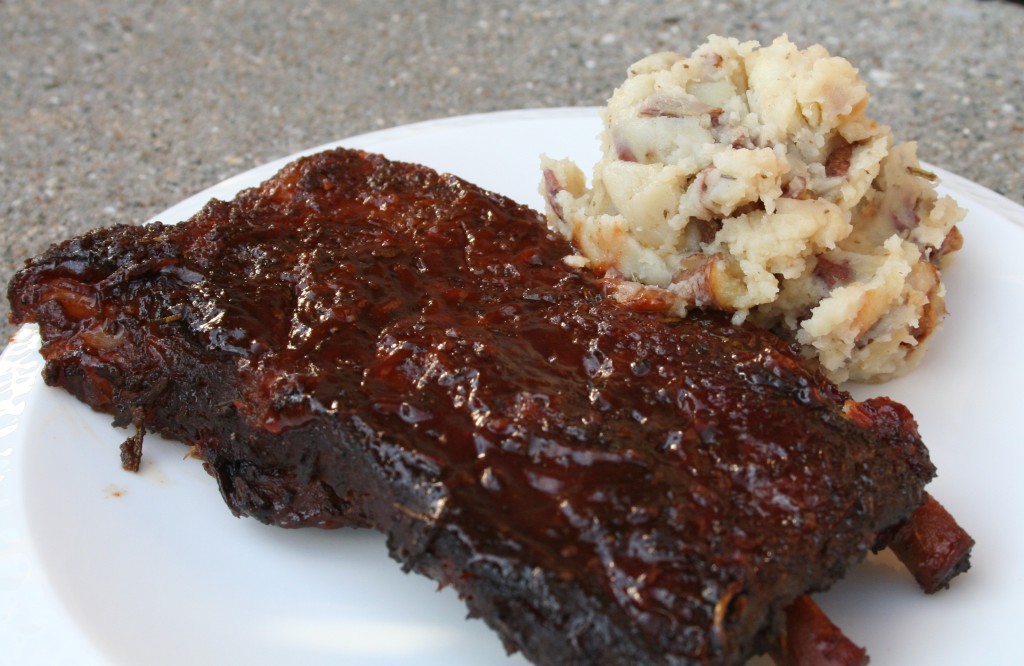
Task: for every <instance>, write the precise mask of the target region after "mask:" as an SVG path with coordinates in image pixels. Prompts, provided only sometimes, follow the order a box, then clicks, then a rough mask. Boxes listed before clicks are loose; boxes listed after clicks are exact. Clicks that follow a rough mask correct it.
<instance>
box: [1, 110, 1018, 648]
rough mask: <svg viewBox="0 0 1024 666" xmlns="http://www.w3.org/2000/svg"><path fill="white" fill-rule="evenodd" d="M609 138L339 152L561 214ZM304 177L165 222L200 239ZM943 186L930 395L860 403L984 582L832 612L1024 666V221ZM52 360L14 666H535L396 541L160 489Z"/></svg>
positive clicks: (16, 482)
mask: <svg viewBox="0 0 1024 666" xmlns="http://www.w3.org/2000/svg"><path fill="white" fill-rule="evenodd" d="M598 130H599V121H598V119H597V114H596V110H594V109H555V110H539V111H515V112H506V113H497V114H487V115H479V116H469V117H460V118H452V119H446V120H442V121H436V122H427V123H421V124H417V125H411V126H407V127H400V128H396V129H392V130H386V131H383V132H376V133H373V134H367V135H363V136H359V137H355V138H352V139H347V140H344V141H341V142H339V144H341V145H346V146H351V147H358V148H364V149H369V150H374V151H378V152H382V153H384V154H386V155H388V156H389V157H391V158H393V159H401V160H411V161H416V162H420V163H423V164H426V165H429V166H431V167H434V168H437V169H440V170H444V171H451V172H453V173H455V174H457V175H459V176H462V177H464V178H467V179H469V180H471V181H473V182H475V183H477V184H479V185H482V186H483V187H487V188H490V189H493V190H496V191H499V192H501V193H503V194H506V195H509V196H511V197H513V198H515V199H517V200H519V201H522V202H525V203H529V204H532V205H534V206H540V196H539V195H538V194H537V183H538V177H539V176H538V156H539V155H540V153H542V152H546V153H548V154H550V155H551V156H554V157H561V156H571V157H573V158H575V159H576V160H577V161H579V162H581V163H588V164H589V163H592V162H593V161H595V160H596V159H597V156H598V146H597V141H596V139H595V136H596V134H597V132H598ZM332 145H336V144H332ZM324 147H326V146H321V147H319V148H317V149H314V150H319V149H320V148H324ZM309 152H313V151H309ZM288 159H291V158H287V159H284V160H280V161H277V162H274V163H271V164H267V165H264V166H262V167H259V168H257V169H254V170H252V171H249V172H247V173H244V174H242V175H240V176H237V177H235V178H231V179H229V180H227V181H225V182H224V183H221V184H219V185H217V186H215V187H213V188H211V189H209V190H207V191H205V192H202V193H200V194H198V195H196V196H195V197H192V198H190V199H188V200H186V201H183V202H182V203H180V204H178V205H176V206H174V207H172V208H170V209H169V210H167V211H166V212H165V213H163V214H162V215H160V216H158V217H159V219H162V220H164V221H177V220H181V219H184V218H186V217H188V216H189V215H191V214H192V213H193V212H195V211H196V210H198V208H199V207H200V206H201V205H202V204H203V203H204V202H205V201H206V200H208V199H209V198H210V197H212V196H217V197H220V198H230V197H231V196H232V195H233V194H234V193H235V192H236V191H237V190H238V189H240V188H242V187H245V186H250V185H255V184H257V183H258V182H260V181H261V180H263V179H265V178H267V177H269V176H270V175H272V174H273V173H274V172H275V171H277V169H278V168H279V167H280V166H281V165H283V164H284V163H285V162H286V161H288ZM939 173H940V175H941V176H942V177H943V183H944V184H943V189H944V190H945V191H946V192H949V193H952V194H953V195H954V196H955V197H956V198H957V199H958V200H959V201H960V202H961V203H962V204H963V205H964V206H965V207H966V208H968V209H969V211H970V213H969V215H968V217H967V219H966V221H965V222H964V223H963V225H962V229H963V232H964V236H965V237H966V244H965V246H964V249H963V251H962V252H961V254H960V256H959V257H958V258H957V259H956V261H955V262H954V264H953V266H952V267H951V268H950V269H949V271H948V272H947V274H946V275H947V281H948V289H949V309H950V311H951V313H952V314H951V317H950V318H949V320H948V322H947V324H946V325H945V327H944V328H943V329H942V331H941V332H940V333H938V337H937V339H936V341H935V344H934V346H933V347H932V349H931V351H930V353H929V356H928V357H927V358H926V360H925V362H924V364H923V365H922V367H920V368H919V369H917V370H916V371H915V372H914V373H913V374H911V375H910V376H909V377H907V378H904V379H901V380H898V381H895V382H891V383H889V384H887V385H885V386H884V387H881V388H876V387H853V390H854V391H855V393H856V394H857V395H858V396H859V397H866V396H868V395H871V394H875V393H879V392H883V391H884V392H885V393H887V394H889V395H891V396H893V397H895V398H896V399H898V400H900V401H902V402H904V403H906V404H907V405H908V406H910V408H911V409H912V410H913V411H914V413H915V414H916V416H917V418H918V420H919V422H920V427H921V431H922V433H923V435H924V438H925V440H926V441H927V442H928V444H929V447H930V449H931V451H932V454H933V458H934V460H935V462H936V463H937V465H938V468H939V474H940V476H939V478H938V479H937V480H936V481H935V482H934V483H933V484H932V485H931V487H930V488H931V491H932V493H933V494H934V495H935V496H936V497H938V498H939V499H940V501H942V502H943V503H944V504H946V506H947V507H948V508H949V509H950V510H951V511H952V513H953V514H954V515H955V516H956V517H957V518H958V520H959V521H960V522H961V524H962V525H964V526H965V527H966V528H967V529H968V530H969V531H970V532H971V533H972V534H973V535H974V536H975V537H976V539H977V542H978V545H977V547H976V549H975V553H974V557H973V562H974V568H973V569H972V570H971V571H970V573H968V574H967V575H965V576H962V577H960V578H959V579H957V580H956V581H955V583H954V585H953V586H952V588H951V589H949V590H945V591H943V592H941V593H939V594H937V595H934V596H925V595H923V594H921V593H920V592H919V591H918V590H917V588H916V586H915V585H914V583H913V582H912V581H911V580H910V578H909V576H908V575H907V574H906V573H905V572H904V571H902V570H901V569H900V567H899V566H898V565H897V564H895V563H894V561H893V560H892V559H891V558H889V557H886V556H885V555H882V556H879V557H872V558H870V559H869V560H868V561H867V562H866V563H864V564H862V565H860V566H859V567H857V568H856V569H855V571H854V572H853V573H851V575H850V576H849V577H848V578H847V579H846V580H844V581H843V582H842V583H840V584H839V585H838V586H837V587H836V588H835V589H834V590H832V591H830V592H828V593H826V594H824V595H821V596H820V597H819V601H820V603H821V604H822V606H823V607H824V608H825V609H826V610H827V611H828V612H829V614H830V615H831V617H832V618H833V619H834V620H835V621H836V622H837V623H838V624H839V625H840V626H841V627H842V628H843V629H844V630H845V632H846V633H847V634H848V635H849V636H851V637H852V638H854V639H855V640H856V641H858V642H859V643H861V644H863V645H865V646H866V647H867V648H868V650H869V652H870V654H871V656H872V664H874V665H875V666H884V665H886V664H899V665H905V664H930V665H938V664H957V665H960V664H967V663H975V664H1011V663H1013V664H1020V663H1024V641H1022V640H1021V639H1020V636H1019V635H1018V633H1019V632H1018V631H1016V630H1015V629H1014V627H1017V625H1019V624H1020V619H1021V613H1020V600H1021V599H1024V565H1022V562H1024V531H1022V530H1021V526H1020V522H1019V518H1018V517H1017V516H1018V512H1019V510H1020V509H1019V507H1021V506H1022V505H1024V477H1022V476H1021V470H1022V469H1024V436H1022V435H1021V434H1020V433H1021V429H1020V428H1019V426H1018V423H1019V421H1018V417H1019V410H1020V409H1021V406H1020V405H1021V403H1020V399H1021V390H1020V382H1021V380H1022V378H1024V349H1022V343H1021V338H1020V336H1021V331H1022V330H1024V314H1022V312H1024V308H1021V305H1022V304H1024V268H1021V263H1020V258H1021V257H1022V256H1024V209H1022V208H1021V207H1020V206H1018V205H1016V204H1014V203H1012V202H1010V201H1008V200H1007V199H1004V198H1002V197H1000V196H999V195H997V194H995V193H993V192H991V191H989V190H986V189H984V188H982V187H980V186H978V185H975V184H973V183H971V182H969V181H966V180H964V179H962V178H959V177H957V176H955V175H953V174H949V173H946V172H944V171H941V170H939ZM37 344H38V341H37V338H36V335H35V332H34V329H33V328H31V327H25V328H23V329H21V330H20V331H19V333H18V335H17V336H16V338H15V339H14V340H13V341H12V343H11V344H10V345H9V346H8V347H7V349H6V350H5V352H4V354H3V356H2V357H0V662H2V663H12V664H24V665H43V664H46V665H49V664H58V663H71V664H90V663H94V664H285V663H288V664H321V663H324V664H326V663H330V664H359V665H367V666H372V665H377V664H380V665H383V664H388V665H392V664H394V665H397V664H402V665H410V666H420V665H426V664H437V665H439V666H440V665H444V666H461V665H465V666H469V665H473V666H481V665H486V664H495V665H505V664H524V663H525V662H524V661H523V660H522V659H521V658H520V657H514V658H511V659H509V658H507V657H506V656H505V654H504V651H503V649H502V647H501V645H500V642H499V641H498V639H497V638H496V637H495V636H494V635H493V634H492V633H491V632H490V631H489V630H488V629H487V628H486V627H485V626H484V625H483V623H482V622H479V621H468V620H466V619H465V609H464V607H463V606H462V604H461V603H460V602H459V601H458V600H457V599H456V598H455V596H454V595H453V594H452V593H450V592H448V591H442V592H440V593H438V592H437V591H436V590H435V586H434V584H433V583H432V582H430V581H428V580H426V579H424V578H421V577H419V576H415V575H404V574H402V573H401V572H400V571H399V567H398V566H397V565H396V564H395V563H394V562H392V561H391V560H390V559H388V558H387V556H386V553H385V549H384V545H383V540H382V539H381V538H380V537H379V536H377V535H375V534H371V533H367V532H355V531H338V532H320V531H314V530H303V531H286V530H281V529H277V528H271V527H265V526H263V525H260V524H258V523H257V522H256V521H253V520H237V519H235V518H233V517H232V516H231V515H230V513H229V512H228V510H227V509H226V507H225V506H224V503H223V502H222V501H221V499H220V496H219V495H218V492H217V489H216V484H215V483H214V481H213V479H211V478H209V477H208V476H207V475H206V473H205V472H203V470H202V468H201V465H200V464H199V463H198V462H196V461H194V460H184V459H183V454H184V447H182V446H181V445H180V444H177V443H173V442H166V441H163V440H161V439H159V438H156V437H148V438H147V440H146V444H145V449H144V451H145V453H144V457H143V460H144V462H143V467H142V470H141V471H140V472H139V473H138V474H129V473H126V472H123V471H121V468H120V463H119V459H118V446H119V444H120V443H121V441H122V440H123V439H124V438H125V436H126V434H127V433H126V432H125V431H118V430H115V429H113V428H112V427H111V426H110V425H109V421H110V419H109V418H108V417H106V416H102V415H98V414H95V413H93V412H91V411H90V410H88V409H87V408H84V407H83V406H81V405H80V404H78V403H77V402H76V401H74V400H73V399H72V398H70V397H69V396H67V395H66V394H64V393H63V392H61V391H58V390H52V389H49V388H47V387H45V386H44V385H43V383H42V381H41V380H40V378H39V370H40V367H41V361H40V360H39V357H38V355H37V353H36V348H37ZM1017 628H1019V627H1017ZM758 663H768V662H767V661H766V660H758Z"/></svg>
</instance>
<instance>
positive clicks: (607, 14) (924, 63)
mask: <svg viewBox="0 0 1024 666" xmlns="http://www.w3.org/2000/svg"><path fill="white" fill-rule="evenodd" d="M783 32H785V33H788V34H789V36H790V38H791V39H792V40H794V41H795V42H797V43H798V44H799V45H801V46H806V45H808V44H810V43H814V42H817V43H821V44H824V45H825V46H826V47H827V48H828V49H829V50H830V51H831V52H832V53H833V54H835V55H841V56H843V57H846V58H848V59H849V60H851V61H852V62H853V63H854V64H855V65H856V66H857V67H858V68H859V69H860V72H861V74H862V75H863V76H864V77H865V78H866V80H867V81H868V83H869V86H870V88H871V91H872V94H873V97H872V103H871V107H870V111H869V112H870V113H871V115H873V116H874V117H875V118H876V119H878V120H879V121H880V122H883V123H886V124H889V125H892V126H893V128H894V130H895V133H896V136H897V138H899V139H901V140H916V141H918V142H919V144H920V155H921V158H922V159H923V160H925V161H927V162H931V163H933V164H937V165H940V166H942V167H945V168H947V169H949V170H951V171H954V172H956V173H959V174H960V175H962V176H964V177H966V178H969V179H971V180H974V181H976V182H978V183H981V184H982V185H985V186H986V187H989V188H991V189H993V190H995V191H997V192H1000V193H1002V194H1004V195H1005V196H1007V197H1009V198H1010V199H1012V200H1014V201H1017V202H1020V203H1024V167H1022V165H1024V37H1022V35H1024V5H1022V4H1021V3H1019V2H1009V1H1007V0H988V1H983V0H958V1H954V0H904V1H897V0H858V1H857V2H846V1H843V0H832V1H829V2H814V3H808V2H800V1H796V0H783V1H777V2H771V3H768V2H760V1H758V2H754V1H750V0H744V1H740V0H714V1H707V0H699V1H690V2H683V1H678V0H677V1H675V2H611V1H592V2H588V3H574V2H555V1H551V0H549V1H547V2H529V1H518V0H517V1H511V0H503V1H500V2H472V1H462V0H430V1H419V2H413V1H408V2H386V1H384V0H372V1H363V0H354V1H350V2H326V1H321V2H316V1H313V2H302V3H283V2H265V1H262V2H242V1H240V0H222V1H215V2H209V3H202V4H200V3H189V2H135V1H129V0H110V1H99V0H95V1H84V0H78V1H76V0H58V1H55V2H46V3H38V2H27V1H24V0H23V1H17V0H14V1H12V0H0V284H2V285H4V286H5V288H6V284H7V282H8V280H9V278H10V276H11V274H12V273H13V272H14V271H15V270H16V269H17V267H18V266H20V265H21V264H22V262H23V261H24V260H25V259H26V258H27V257H29V256H31V255H33V254H35V253H38V252H40V251H42V250H43V249H44V248H45V247H46V246H47V245H48V244H49V243H51V242H53V241H56V240H60V239H63V238H65V237H67V236H70V235H73V234H77V233H79V232H81V231H84V230H86V229H89V228H92V227H96V226H104V225H109V224H112V223H117V222H141V221H144V220H146V219H147V218H149V217H150V216H152V215H154V214H156V213H158V212H160V211H161V210H163V209H165V208H167V207H168V206H170V205H172V204H174V203H176V202H178V201H180V200H181V199H183V198H185V197H187V196H189V195H191V194H193V193H195V192H197V191H199V190H201V189H203V188H205V187H207V186H210V185H213V184H215V183H216V182H218V181H220V180H222V179H223V178H226V177H228V176H230V175H232V174H235V173H238V172H241V171H244V170H246V169H248V168H250V167H252V166H255V165H258V164H261V163H263V162H266V161H268V160H271V159H274V158H277V157H281V156H284V155H287V154H290V153H293V152H295V151H298V150H301V149H303V148H307V147H310V146H315V145H319V144H321V143H325V142H327V141H331V140H334V139H339V138H343V137H346V136H350V135H354V134H359V133H362V132H366V131H369V130H375V129H382V128H386V127H392V126H395V125H400V124H403V123H408V122H413V121H418V120H425V119H430V118H438V117H443V116H449V115H459V114H465V113H475V112H483V111H492V110H499V109H515V108H529V107H554V106H572V105H597V104H601V103H602V102H603V101H604V100H605V99H606V98H607V96H608V95H609V94H610V93H611V91H612V89H613V88H614V87H615V86H616V85H618V83H620V82H621V80H622V79H623V78H624V76H625V71H626V68H627V67H628V66H629V64H631V63H632V62H633V61H635V60H637V59H639V58H640V57H642V56H644V55H646V54H647V53H650V52H652V51H659V50H668V49H671V50H678V51H684V52H689V51H690V50H692V49H693V48H694V47H695V46H697V45H698V44H699V43H701V42H702V41H704V39H705V38H706V36H707V35H708V34H709V33H717V34H722V35H727V36H735V37H739V38H741V39H758V40H760V41H761V42H762V43H767V42H769V41H771V39H772V38H774V37H775V36H776V35H778V34H780V33H783ZM7 312H8V307H7V303H6V299H3V300H2V302H0V320H2V322H3V323H2V324H0V334H2V336H3V337H2V338H0V340H3V339H6V337H7V336H8V335H9V334H11V333H12V332H13V329H12V327H11V326H10V325H8V324H7V323H6V319H7Z"/></svg>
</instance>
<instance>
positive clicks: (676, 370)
mask: <svg viewBox="0 0 1024 666" xmlns="http://www.w3.org/2000/svg"><path fill="white" fill-rule="evenodd" d="M571 253H572V249H571V247H570V246H569V245H568V244H567V243H565V242H564V241H562V240H560V239H557V238H554V237H553V236H551V235H550V234H549V233H548V232H547V231H546V229H545V227H544V222H543V220H542V218H541V217H540V216H539V215H538V214H537V213H535V212H533V211H531V210H529V209H527V208H525V207H522V206H519V205H517V204H515V203H514V202H512V201H510V200H508V199H505V198H503V197H500V196H498V195H495V194H492V193H488V192H485V191H482V190H480V189H479V188H477V187H475V186H473V185H471V184H469V183H466V182H465V181H462V180H460V179H458V178H455V177H452V176H447V175H439V174H437V173H435V172H433V171H431V170H429V169H426V168H424V167H420V166H414V165H409V164H403V163H395V162H391V161H388V160H386V159H384V158H383V157H380V156H375V155H369V154H364V153H361V152H357V151H349V150H335V151H330V152H326V153H321V154H318V155H314V156H311V157H307V158H303V159H300V160H298V161H296V162H294V163H292V164H291V165H289V166H287V167H285V168H284V169H283V170H282V171H281V172H280V173H279V174H278V175H276V176H275V177H274V178H272V179H270V180H269V181H267V182H265V183H263V184H262V185H261V186H259V187H257V188H254V189H251V190H247V191H245V192H242V193H241V194H239V195H238V197H237V198H236V199H235V200H234V201H232V202H223V201H216V200H215V201H211V202H210V203H209V204H208V205H207V206H206V207H205V208H204V209H203V210H202V211H201V212H200V213H198V214H197V215H196V216H195V217H193V218H192V219H190V220H188V221H186V222H183V223H181V224H178V225H171V226H167V225H162V224H153V225H148V226H144V227H131V226H121V227H114V228H110V229H104V230H99V231H95V232H92V233H89V234H87V235H85V236H82V237H79V238H76V239H73V240H70V241H67V242H65V243H62V244H60V245H57V246H54V247H53V248H51V249H50V250H49V251H48V252H46V253H45V254H44V255H42V256H40V257H38V258H36V259H33V260H31V261H30V262H29V263H28V265H27V266H26V268H25V269H24V270H22V271H21V272H20V273H19V274H18V275H17V276H16V277H15V279H14V280H13V282H12V283H11V285H10V287H9V293H8V296H9V298H10V300H11V304H12V312H13V314H12V320H13V321H14V322H15V323H20V322H29V321H34V322H37V323H38V324H39V326H40V330H41V334H42V338H43V341H44V342H43V347H42V353H43V355H44V357H45V358H46V366H45V370H44V374H45V378H46V381H47V382H48V383H49V384H51V385H54V386H61V387H63V388H65V389H67V390H69V391H70V392H72V393H73V394H75V395H76V396H78V398H80V399H81V400H83V401H84V402H86V403H88V404H89V405H91V406H92V407H93V408H95V409H97V410H100V411H104V412H108V413H110V414H113V415H114V422H115V424H117V425H129V424H134V425H135V426H136V427H138V428H143V429H145V430H146V431H149V432H159V433H162V434H164V435H166V436H169V437H172V438H176V439H179V440H182V441H183V442H185V443H187V444H189V445H191V446H192V447H194V450H195V452H196V454H197V455H199V456H200V457H201V458H202V459H203V461H204V464H205V466H206V469H207V470H208V471H209V472H210V474H211V475H213V476H214V477H215V478H216V479H217V482H218V483H219V486H220V489H221V492H222V494H223V496H224V498H225V500H226V501H227V504H228V505H229V507H230V508H231V510H232V511H233V512H235V513H236V514H237V515H245V516H252V517H255V518H257V519H259V520H261V521H264V522H267V523H272V524H277V525H282V526H285V527H298V526H318V527H341V526H350V527H371V528H375V529H378V530H381V531H383V532H385V533H386V534H387V535H388V547H389V550H390V553H391V555H392V557H394V558H395V559H396V560H398V561H399V562H400V563H401V564H402V566H403V567H404V568H405V569H406V570H410V571H417V572H419V573H422V574H426V575H427V576H430V577H432V578H434V579H435V580H437V581H439V582H440V583H441V584H444V585H452V586H454V587H455V588H456V590H457V591H458V593H459V594H460V595H461V596H462V598H463V599H464V600H465V601H466V603H467V605H468V607H469V609H470V611H471V614H472V615H475V616H478V617H481V618H483V619H484V621H486V622H487V623H488V624H489V625H490V626H491V627H492V628H494V629H495V630H496V631H497V632H498V634H499V635H500V636H501V638H502V640H503V641H504V643H505V645H506V647H507V648H508V649H509V650H521V651H522V652H523V653H524V654H525V655H526V656H527V657H528V658H529V659H531V660H532V661H534V662H536V663H538V664H559V665H563V664H633V665H636V664H712V663H713V664H736V663H742V662H743V661H745V660H746V659H747V658H749V657H750V656H752V655H754V654H757V653H761V652H764V651H766V650H767V649H768V648H769V647H770V643H771V641H772V640H773V638H774V636H775V634H776V632H777V631H778V628H779V626H780V623H781V621H782V617H783V611H784V609H785V608H786V607H787V606H788V605H789V604H790V603H791V602H793V600H794V599H796V598H797V597H798V596H800V595H802V594H804V593H806V592H809V591H814V590H819V589H823V588H825V587H827V586H828V585H829V584H830V583H831V582H833V581H834V580H835V579H836V578H838V577H839V576H841V575H842V574H843V573H844V571H845V570H846V569H847V567H848V566H849V565H850V564H852V563H853V562H855V561H857V560H859V559H860V558H861V557H862V556H863V555H864V553H865V552H866V551H867V549H868V548H869V547H870V545H871V543H872V540H873V538H874V535H875V534H876V533H878V532H879V531H881V530H883V529H884V528H886V527H887V526H890V525H893V524H895V523H898V522H899V521H901V520H902V519H904V518H905V517H906V516H908V515H909V514H910V512H911V511H912V510H913V509H914V508H916V507H917V506H918V505H919V504H920V502H921V498H922V492H923V487H924V485H925V484H926V483H927V481H928V480H929V479H930V478H931V477H932V475H933V473H934V470H933V468H932V465H931V463H930V462H929V460H928V455H927V451H926V449H925V447H924V445H923V444H922V443H921V440H920V438H919V437H918V435H917V432H916V426H915V425H914V422H913V420H912V418H911V416H910V414H909V413H908V412H907V410H906V409H905V408H903V407H902V406H901V405H898V404H896V403H893V402H891V401H888V400H885V399H877V400H872V401H867V402H862V403H855V402H853V401H852V400H851V399H850V397H849V396H848V395H847V394H846V393H844V392H842V391H840V390H839V389H837V388H836V387H835V386H834V385H832V384H830V383H829V382H828V381H827V380H826V379H825V378H824V377H823V375H822V374H821V373H820V372H819V371H818V370H817V369H816V368H814V367H812V366H811V365H809V364H808V363H807V362H805V361H803V360H801V359H800V357H799V355H798V354H797V353H795V351H794V350H793V349H792V348H791V347H789V346H788V345H786V344H784V343H783V342H781V341H780V340H778V339H777V338H775V337H774V336H772V335H770V334H768V333H765V332H763V331H761V330H759V329H757V328H754V327H752V326H746V325H743V326H733V325H731V324H730V323H729V322H728V320H727V319H725V318H722V317H721V316H717V315H713V314H712V315H701V314H695V315H691V316H690V317H688V318H687V319H685V320H675V319H666V318H665V317H664V316H662V315H659V314H657V313H651V312H639V311H635V310H629V309H627V308H626V307H625V306H623V305H621V304H619V303H617V302H616V301H615V300H614V299H612V298H606V297H604V295H603V292H602V290H603V289H604V288H605V286H606V284H605V283H604V282H602V281H601V280H598V279H596V278H595V277H594V276H592V275H591V274H589V273H587V272H586V271H585V270H575V269H571V268H569V267H568V266H566V265H565V264H564V263H563V262H562V258H563V257H564V256H566V255H569V254H571Z"/></svg>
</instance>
